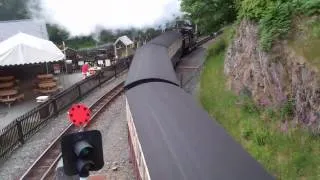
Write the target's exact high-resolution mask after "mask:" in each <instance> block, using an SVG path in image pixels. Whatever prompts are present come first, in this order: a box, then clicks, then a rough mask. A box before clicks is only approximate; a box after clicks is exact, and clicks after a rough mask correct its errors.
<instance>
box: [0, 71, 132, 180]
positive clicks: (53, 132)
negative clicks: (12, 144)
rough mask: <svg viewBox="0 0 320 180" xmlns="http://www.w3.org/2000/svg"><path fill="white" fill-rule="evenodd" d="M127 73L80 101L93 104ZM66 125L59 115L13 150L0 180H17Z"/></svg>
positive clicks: (0, 175)
mask: <svg viewBox="0 0 320 180" xmlns="http://www.w3.org/2000/svg"><path fill="white" fill-rule="evenodd" d="M126 75H127V73H124V74H123V75H121V76H118V78H117V79H112V80H110V81H109V82H106V83H105V84H104V85H102V87H101V88H97V89H95V90H94V91H92V92H91V93H90V94H89V95H88V96H87V97H85V98H83V100H82V101H81V102H82V103H85V104H87V105H91V104H93V103H94V102H95V101H97V100H98V99H99V97H101V96H102V95H104V94H105V93H106V92H107V91H110V90H111V89H112V88H113V87H115V86H116V85H117V84H119V83H120V82H121V81H123V80H125V78H126ZM67 125H68V120H67V116H66V113H61V114H60V115H58V116H57V117H56V118H55V119H52V120H51V121H50V122H48V123H47V125H46V126H45V127H43V128H42V129H41V130H40V131H39V132H38V133H37V134H35V135H34V136H33V137H32V138H30V139H29V140H28V141H27V142H26V143H25V144H24V145H23V146H22V147H19V148H18V149H17V150H15V151H14V152H13V153H12V154H11V157H10V158H9V159H8V160H7V161H5V162H3V163H1V164H0V180H11V179H17V178H19V177H20V176H21V175H22V174H23V173H24V172H25V171H26V170H27V169H28V168H29V166H30V165H31V164H32V163H33V162H34V161H35V160H36V159H37V157H38V156H39V155H40V154H41V153H42V152H43V151H44V150H45V149H46V148H47V147H48V146H49V145H50V143H51V142H52V141H53V140H54V139H55V138H56V136H57V135H58V134H59V133H60V132H62V131H63V130H64V129H65V128H66V127H67Z"/></svg>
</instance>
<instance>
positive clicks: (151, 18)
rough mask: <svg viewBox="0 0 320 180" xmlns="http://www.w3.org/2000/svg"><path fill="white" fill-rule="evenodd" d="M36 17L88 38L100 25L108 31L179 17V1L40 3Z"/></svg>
mask: <svg viewBox="0 0 320 180" xmlns="http://www.w3.org/2000/svg"><path fill="white" fill-rule="evenodd" d="M39 6H40V9H41V11H40V12H39V11H38V12H36V13H35V12H34V11H33V12H34V13H33V14H34V15H36V16H38V17H39V16H40V17H41V18H44V19H45V20H47V21H48V22H50V23H55V24H59V25H61V26H63V27H65V28H66V29H67V30H68V31H70V33H71V35H86V34H89V33H91V32H93V31H94V29H95V27H96V26H97V25H99V26H103V27H104V28H108V29H116V28H128V27H144V26H152V25H156V24H160V23H164V22H165V21H166V20H170V19H172V15H173V14H175V15H179V14H180V2H179V0H40V4H39Z"/></svg>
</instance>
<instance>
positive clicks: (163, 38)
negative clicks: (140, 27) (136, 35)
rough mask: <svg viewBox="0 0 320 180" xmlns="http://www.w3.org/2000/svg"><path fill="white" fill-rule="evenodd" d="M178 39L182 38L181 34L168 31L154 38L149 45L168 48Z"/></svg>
mask: <svg viewBox="0 0 320 180" xmlns="http://www.w3.org/2000/svg"><path fill="white" fill-rule="evenodd" d="M180 37H182V36H181V34H180V33H179V32H177V31H168V32H164V33H163V34H161V35H160V36H158V37H156V38H154V39H153V40H151V41H150V42H149V43H150V44H157V45H161V46H164V47H169V46H170V45H172V44H173V43H174V41H176V40H177V39H179V38H180Z"/></svg>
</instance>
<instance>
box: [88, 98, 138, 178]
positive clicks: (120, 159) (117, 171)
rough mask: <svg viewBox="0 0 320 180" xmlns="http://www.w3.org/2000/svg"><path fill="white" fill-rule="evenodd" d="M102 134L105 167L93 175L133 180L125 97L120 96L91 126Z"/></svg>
mask: <svg viewBox="0 0 320 180" xmlns="http://www.w3.org/2000/svg"><path fill="white" fill-rule="evenodd" d="M92 129H97V130H99V131H100V132H101V134H102V142H103V156H104V163H105V164H104V167H103V168H102V169H101V170H99V171H97V172H92V173H91V174H92V175H94V174H102V175H106V177H107V179H108V180H131V179H135V178H134V176H133V166H132V164H131V163H129V144H128V128H127V120H126V107H125V96H124V95H121V96H119V97H118V98H117V99H116V100H115V101H114V102H113V103H112V104H111V106H110V107H108V109H106V111H105V112H104V113H102V114H101V115H99V117H98V119H97V120H96V121H95V122H94V124H93V125H92V126H90V130H92Z"/></svg>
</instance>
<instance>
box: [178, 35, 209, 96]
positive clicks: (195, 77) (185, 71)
mask: <svg viewBox="0 0 320 180" xmlns="http://www.w3.org/2000/svg"><path fill="white" fill-rule="evenodd" d="M214 41H215V39H213V40H210V41H208V42H206V43H204V44H203V45H202V46H200V47H198V48H197V49H196V50H195V51H193V52H192V53H191V54H189V55H188V56H186V57H184V58H183V59H182V61H181V63H180V64H179V65H178V67H177V73H176V74H177V77H178V78H179V79H180V81H181V83H182V85H183V89H184V90H185V91H186V92H187V93H190V94H192V95H193V97H194V98H195V99H196V100H197V101H198V90H199V87H200V76H201V71H202V66H203V63H204V62H205V57H206V50H207V49H208V47H209V46H210V45H211V44H212V43H213V42H214ZM188 67H192V69H190V68H188ZM181 78H182V79H181Z"/></svg>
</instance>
